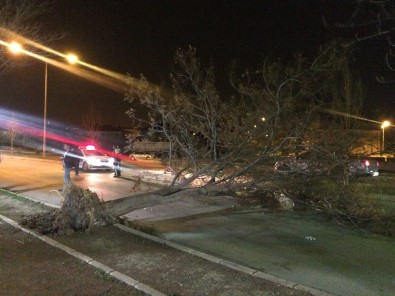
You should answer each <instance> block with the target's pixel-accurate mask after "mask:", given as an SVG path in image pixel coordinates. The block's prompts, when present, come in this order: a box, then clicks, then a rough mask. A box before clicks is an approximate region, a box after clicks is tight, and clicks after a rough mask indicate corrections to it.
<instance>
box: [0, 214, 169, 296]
mask: <svg viewBox="0 0 395 296" xmlns="http://www.w3.org/2000/svg"><path fill="white" fill-rule="evenodd" d="M0 219H1V220H3V221H4V222H6V223H7V224H9V225H11V226H12V227H14V228H16V229H19V230H22V231H23V232H25V233H27V234H30V235H32V236H33V237H35V238H38V239H39V240H41V241H43V242H45V243H47V244H49V245H51V246H53V247H55V248H58V249H60V250H62V251H64V252H66V253H68V254H69V255H71V256H73V257H75V258H77V259H80V260H82V261H84V262H86V263H88V264H89V265H91V266H93V267H95V268H97V269H99V270H101V271H103V272H105V273H107V274H108V275H110V276H112V277H114V278H115V279H117V280H119V281H121V282H123V283H125V284H127V285H128V286H131V287H133V288H135V289H136V290H139V291H142V292H144V293H146V294H148V295H152V296H166V294H164V293H162V292H159V291H157V290H155V289H154V288H151V287H149V286H147V285H145V284H144V283H141V282H139V281H137V280H135V279H133V278H131V277H129V276H127V275H126V274H123V273H121V272H118V271H116V270H114V269H113V268H111V267H109V266H107V265H104V264H103V263H100V262H99V261H96V260H94V259H93V258H91V257H89V256H86V255H84V254H82V253H80V252H78V251H76V250H74V249H72V248H69V247H68V246H66V245H63V244H61V243H59V242H57V241H55V240H53V239H51V238H49V237H47V236H44V235H39V234H37V233H35V232H33V231H31V230H29V229H27V228H24V227H22V226H21V225H19V224H18V223H17V222H16V221H14V220H12V219H10V218H7V217H5V216H3V215H1V214H0Z"/></svg>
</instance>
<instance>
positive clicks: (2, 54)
mask: <svg viewBox="0 0 395 296" xmlns="http://www.w3.org/2000/svg"><path fill="white" fill-rule="evenodd" d="M50 5H51V2H50V1H40V0H0V38H1V39H3V40H4V41H10V40H14V41H18V39H19V38H20V36H18V35H21V36H24V37H26V38H29V39H31V40H33V41H36V42H40V43H42V44H45V43H48V42H50V41H53V40H56V39H59V38H60V36H56V35H49V34H48V33H45V34H44V33H43V32H47V30H43V29H42V27H41V25H40V22H39V21H40V17H41V16H42V15H43V14H44V13H45V12H47V11H48V10H49V8H50ZM13 65H14V64H13V62H12V58H11V57H10V55H9V54H8V52H7V48H5V47H3V46H1V47H0V73H1V72H4V71H7V70H8V69H10V68H11V67H13Z"/></svg>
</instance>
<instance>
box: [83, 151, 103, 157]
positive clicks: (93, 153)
mask: <svg viewBox="0 0 395 296" xmlns="http://www.w3.org/2000/svg"><path fill="white" fill-rule="evenodd" d="M84 153H85V155H86V156H106V155H105V154H104V153H101V152H100V151H97V150H84Z"/></svg>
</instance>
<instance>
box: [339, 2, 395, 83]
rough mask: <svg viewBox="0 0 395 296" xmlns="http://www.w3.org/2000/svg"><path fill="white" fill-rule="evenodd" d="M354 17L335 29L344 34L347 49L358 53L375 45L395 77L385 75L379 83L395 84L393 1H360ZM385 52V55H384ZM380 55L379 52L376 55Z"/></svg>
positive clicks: (394, 17) (379, 76) (394, 11)
mask: <svg viewBox="0 0 395 296" xmlns="http://www.w3.org/2000/svg"><path fill="white" fill-rule="evenodd" d="M353 4H354V6H353V9H352V13H351V14H350V16H349V17H348V18H347V19H346V20H345V21H342V22H340V23H337V24H335V27H337V28H340V29H341V30H342V32H341V33H342V35H343V36H345V38H346V42H345V45H346V46H348V47H350V48H354V49H358V48H359V47H360V45H361V44H365V43H368V42H370V44H369V46H372V45H375V47H376V48H377V49H380V50H379V51H378V52H380V53H382V54H383V58H384V60H385V63H386V65H387V69H389V70H390V71H391V72H392V73H391V74H389V75H387V74H386V75H384V73H381V74H380V75H378V76H377V79H378V80H379V81H381V82H392V81H394V78H393V71H395V52H394V47H395V4H394V2H393V1H392V0H357V1H355V2H353ZM382 49H383V50H384V51H382ZM376 53H377V51H376Z"/></svg>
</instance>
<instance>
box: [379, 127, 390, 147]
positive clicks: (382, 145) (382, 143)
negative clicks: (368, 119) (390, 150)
mask: <svg viewBox="0 0 395 296" xmlns="http://www.w3.org/2000/svg"><path fill="white" fill-rule="evenodd" d="M390 125H391V123H390V122H389V121H388V120H385V121H383V123H382V124H381V128H382V129H383V136H382V142H381V151H382V152H384V150H385V146H384V144H385V142H384V130H385V128H386V127H389V126H390Z"/></svg>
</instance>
